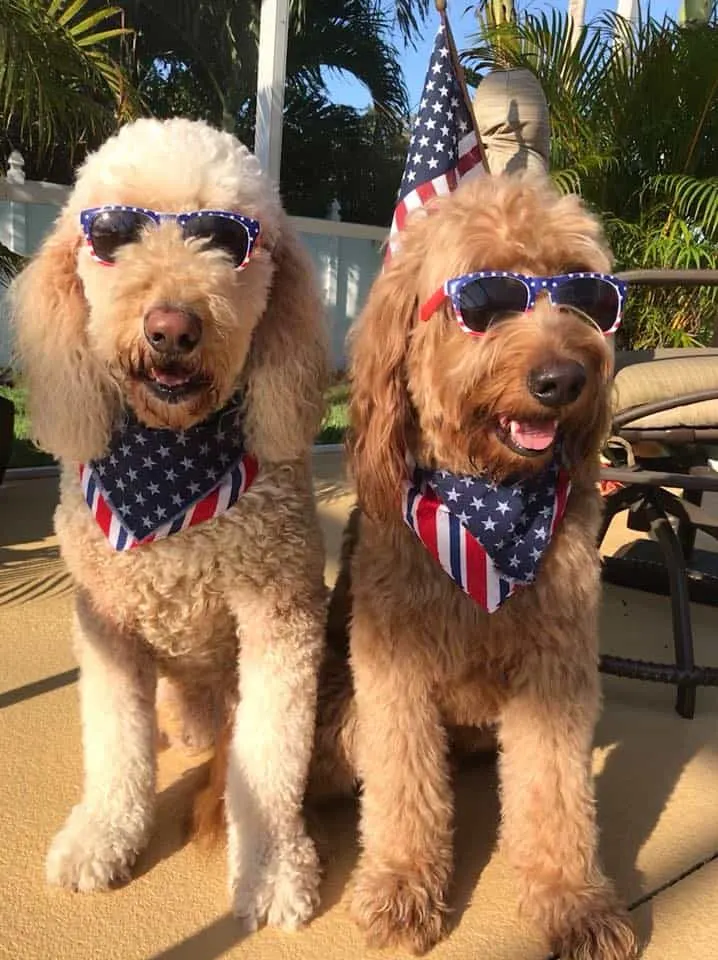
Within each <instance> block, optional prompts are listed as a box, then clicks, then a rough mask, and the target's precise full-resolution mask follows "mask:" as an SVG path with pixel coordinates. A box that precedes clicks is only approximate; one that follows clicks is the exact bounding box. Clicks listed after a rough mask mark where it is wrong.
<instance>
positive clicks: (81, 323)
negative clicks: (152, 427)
mask: <svg viewBox="0 0 718 960" xmlns="http://www.w3.org/2000/svg"><path fill="white" fill-rule="evenodd" d="M79 242H80V241H79V234H78V231H77V228H76V226H75V224H74V222H73V219H72V218H71V217H70V216H69V215H68V214H66V213H64V214H61V215H60V217H59V219H58V220H57V222H56V224H55V226H54V228H53V230H52V232H51V234H50V235H49V236H48V237H47V238H46V240H45V241H44V243H43V245H42V247H41V248H40V250H39V252H38V253H37V254H36V255H35V256H34V257H33V259H32V260H31V261H30V263H29V264H28V266H27V267H25V269H24V270H23V271H22V273H21V274H20V275H19V277H17V279H16V280H15V281H14V282H13V284H12V286H11V288H10V303H11V312H12V320H13V326H14V330H15V348H16V352H17V357H18V360H19V362H20V368H21V373H22V376H23V380H24V382H25V384H26V386H27V389H28V413H29V417H30V426H31V430H32V436H33V439H34V440H35V442H36V443H37V444H38V446H40V447H41V448H42V449H43V450H46V451H48V452H49V453H51V454H53V456H55V457H57V458H58V459H59V460H66V461H85V460H89V459H91V458H92V457H95V456H99V455H100V454H101V453H102V452H103V450H104V448H105V446H106V444H107V439H108V437H109V433H110V430H111V427H112V421H113V417H114V413H115V404H114V403H113V400H114V391H113V388H112V385H111V382H110V381H109V379H108V377H107V375H106V374H105V372H104V368H103V367H102V366H101V365H100V363H99V362H98V361H97V360H96V359H95V357H94V356H93V354H92V352H91V350H90V347H89V344H88V340H87V327H86V320H87V303H86V301H85V297H84V293H83V289H82V282H81V280H80V278H79V277H78V275H77V270H76V265H77V249H78V245H79Z"/></svg>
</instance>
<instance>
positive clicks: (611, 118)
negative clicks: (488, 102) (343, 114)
mask: <svg viewBox="0 0 718 960" xmlns="http://www.w3.org/2000/svg"><path fill="white" fill-rule="evenodd" d="M465 58H466V60H467V61H468V63H469V64H470V66H471V67H473V68H474V71H475V74H474V80H476V79H477V78H478V77H477V72H480V71H482V70H485V69H495V68H511V67H524V68H528V69H530V70H532V71H533V72H534V73H535V74H536V76H537V77H538V79H539V81H540V82H541V85H542V87H543V90H544V92H545V94H546V98H547V100H548V104H549V110H550V116H551V139H552V143H551V169H552V176H553V177H554V179H555V181H556V183H557V184H558V185H559V187H560V189H562V190H573V191H577V192H580V193H582V194H583V196H584V197H585V199H586V200H587V202H588V203H589V204H590V205H591V206H592V207H593V208H594V209H596V210H597V211H598V212H599V213H601V214H602V215H603V217H604V222H605V224H606V229H607V232H608V236H609V239H610V242H611V244H612V247H613V250H614V254H615V257H616V265H617V269H630V268H639V267H664V268H679V267H706V268H713V269H715V268H718V177H716V171H718V24H717V22H716V12H715V8H714V9H713V12H712V14H711V15H710V17H709V18H708V20H707V22H703V23H695V22H694V23H692V24H690V25H689V26H685V27H681V26H678V25H677V24H676V23H675V22H673V21H672V20H670V19H668V18H666V19H664V20H662V21H658V20H655V19H652V18H651V17H644V16H641V17H640V19H639V22H638V24H637V26H636V27H635V28H632V27H631V25H630V24H629V23H628V22H626V21H624V20H622V19H621V18H619V17H617V16H616V15H615V14H613V13H605V14H603V15H602V16H601V17H599V18H598V19H597V20H596V21H595V22H594V23H592V24H589V25H586V26H584V27H583V28H582V29H581V30H580V31H578V32H577V33H576V35H575V36H574V37H572V23H571V21H570V19H569V17H568V16H567V15H566V14H563V13H559V12H558V11H555V10H554V11H552V12H551V13H550V14H546V13H542V14H530V13H519V14H517V15H516V17H515V18H514V19H513V21H511V20H509V21H508V22H506V21H505V20H504V22H501V23H498V24H497V23H496V22H495V20H492V18H491V17H490V16H488V15H486V14H484V16H483V19H482V20H481V21H480V31H479V34H478V36H477V37H476V38H475V46H474V47H473V49H472V50H470V51H468V52H467V53H466V54H465ZM717 313H718V291H717V290H715V289H711V288H705V289H701V288H698V289H696V290H686V291H680V290H678V291H668V290H660V289H654V290H650V291H638V290H635V291H633V292H632V294H631V297H630V300H629V305H628V309H627V313H626V318H625V322H624V326H623V329H622V332H621V335H620V337H621V340H622V344H621V345H623V346H627V345H631V346H634V347H642V346H659V345H661V346H688V345H691V344H695V343H701V342H703V343H705V342H706V341H707V340H709V339H710V336H711V333H712V330H713V326H714V323H715V318H716V314H717Z"/></svg>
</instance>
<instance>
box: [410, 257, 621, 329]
mask: <svg viewBox="0 0 718 960" xmlns="http://www.w3.org/2000/svg"><path fill="white" fill-rule="evenodd" d="M626 289H627V287H626V284H625V283H624V282H623V281H622V280H619V279H618V278H617V277H612V276H609V275H608V274H605V273H565V274H561V275H559V276H555V277H526V276H524V275H523V274H520V273H506V272H504V271H498V270H482V271H480V272H479V273H469V274H466V275H465V276H461V277H454V278H453V279H451V280H447V281H446V283H445V284H444V285H443V287H441V288H440V289H439V290H437V291H436V293H435V294H434V295H433V296H432V297H430V298H429V299H428V300H427V301H426V302H425V303H424V304H422V307H421V310H420V313H419V316H420V317H421V319H422V320H429V319H430V317H432V316H433V315H434V313H436V311H437V310H438V308H439V307H440V306H441V304H442V303H443V302H444V300H445V299H446V298H447V297H448V298H449V300H450V301H451V304H452V306H453V308H454V314H455V316H456V319H457V321H458V323H459V326H460V327H461V329H462V330H463V331H464V332H465V333H470V334H473V335H474V336H482V335H483V334H484V333H486V331H487V330H488V329H489V328H490V327H492V326H494V325H495V324H497V323H500V322H501V321H502V320H505V319H507V317H510V316H511V315H512V314H516V313H526V312H527V311H528V310H532V309H533V307H534V306H535V305H536V298H537V296H538V295H539V294H540V293H545V294H546V295H547V296H548V299H549V301H550V302H551V303H552V304H553V306H554V307H566V308H568V309H569V310H571V311H573V312H575V313H577V314H578V315H579V316H581V317H583V318H584V319H586V320H588V321H589V322H591V323H593V324H595V325H596V326H597V327H598V329H599V330H600V331H601V333H603V334H604V335H605V336H607V335H608V334H610V333H615V332H616V330H618V328H619V326H620V324H621V316H622V313H623V304H624V302H625V299H626Z"/></svg>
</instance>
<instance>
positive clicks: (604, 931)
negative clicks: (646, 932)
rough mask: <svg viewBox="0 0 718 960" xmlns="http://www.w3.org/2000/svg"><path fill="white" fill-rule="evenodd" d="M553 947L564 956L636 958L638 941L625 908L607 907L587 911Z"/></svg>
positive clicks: (569, 959) (578, 958) (614, 959)
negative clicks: (591, 911)
mask: <svg viewBox="0 0 718 960" xmlns="http://www.w3.org/2000/svg"><path fill="white" fill-rule="evenodd" d="M554 949H555V951H556V953H557V954H558V955H559V957H560V958H561V960H634V958H635V957H637V956H638V941H637V940H636V935H635V934H634V932H633V928H632V927H631V923H630V921H629V918H628V914H627V913H626V912H625V911H623V910H619V909H615V910H611V909H604V910H598V911H596V912H593V913H588V914H587V915H586V916H585V917H583V918H582V920H581V921H580V922H578V923H576V924H575V925H574V926H573V927H572V928H571V929H570V930H569V931H568V932H567V933H566V934H565V935H563V936H562V937H560V938H557V939H556V941H555V942H554Z"/></svg>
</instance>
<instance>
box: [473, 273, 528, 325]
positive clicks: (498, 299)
mask: <svg viewBox="0 0 718 960" xmlns="http://www.w3.org/2000/svg"><path fill="white" fill-rule="evenodd" d="M528 299H529V294H528V290H527V289H526V286H525V284H523V283H522V282H521V281H520V280H516V279H515V278H514V277H477V278H476V279H475V280H470V281H469V282H468V283H467V284H465V285H464V286H463V287H461V289H460V291H459V297H458V300H459V309H460V310H461V318H462V320H463V322H464V325H465V326H466V327H467V328H468V329H469V330H471V331H472V332H473V333H485V332H486V331H487V330H488V328H489V327H490V326H491V325H492V324H493V323H496V322H497V320H500V319H501V317H502V316H504V315H506V314H512V313H521V312H522V311H523V310H525V309H526V307H527V305H528Z"/></svg>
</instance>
